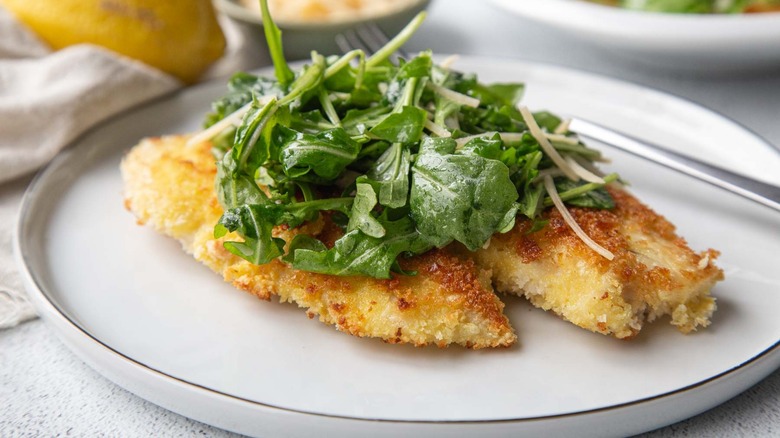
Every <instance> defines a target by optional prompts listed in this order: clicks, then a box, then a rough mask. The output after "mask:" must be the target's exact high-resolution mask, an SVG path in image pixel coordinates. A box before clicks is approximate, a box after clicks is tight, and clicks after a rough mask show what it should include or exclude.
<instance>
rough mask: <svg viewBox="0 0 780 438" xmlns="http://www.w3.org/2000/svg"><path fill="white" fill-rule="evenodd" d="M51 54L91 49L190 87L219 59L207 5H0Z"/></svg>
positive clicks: (194, 0) (46, 1)
mask: <svg viewBox="0 0 780 438" xmlns="http://www.w3.org/2000/svg"><path fill="white" fill-rule="evenodd" d="M0 5H2V6H4V7H5V8H6V9H8V10H9V11H10V12H11V13H13V14H14V15H15V16H16V17H17V18H18V19H19V20H20V21H21V22H23V23H24V24H26V25H27V26H28V27H29V28H31V29H32V30H33V31H34V32H35V33H37V34H38V36H39V37H40V38H41V39H42V40H43V41H45V42H46V43H47V44H49V45H50V46H51V47H52V48H53V49H55V50H57V49H61V48H63V47H67V46H70V45H73V44H80V43H92V44H97V45H100V46H103V47H106V48H108V49H111V50H113V51H115V52H118V53H121V54H123V55H126V56H129V57H131V58H135V59H137V60H139V61H142V62H145V63H146V64H149V65H151V66H154V67H157V68H159V69H160V70H163V71H165V72H167V73H170V74H172V75H174V76H176V77H178V78H180V79H182V80H183V81H185V82H188V83H191V82H194V81H195V80H196V79H197V78H198V77H199V76H200V75H201V74H202V73H203V72H204V71H205V70H206V68H208V66H209V65H211V63H213V62H214V61H215V60H216V59H218V58H219V57H220V56H222V54H223V52H224V50H225V37H224V35H223V34H222V29H221V28H220V27H219V23H217V20H216V16H215V14H214V9H213V6H212V5H211V0H35V1H31V0H0Z"/></svg>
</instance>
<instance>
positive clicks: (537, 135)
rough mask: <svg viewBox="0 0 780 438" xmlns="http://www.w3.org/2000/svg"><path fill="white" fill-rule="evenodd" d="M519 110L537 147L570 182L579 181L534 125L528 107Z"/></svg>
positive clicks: (540, 130) (536, 125)
mask: <svg viewBox="0 0 780 438" xmlns="http://www.w3.org/2000/svg"><path fill="white" fill-rule="evenodd" d="M519 109H520V114H522V115H523V120H524V121H525V124H526V125H528V130H529V131H530V132H531V135H533V136H534V138H535V139H536V141H538V142H539V145H540V146H541V147H542V150H543V151H544V153H545V154H547V156H548V157H550V159H551V160H552V161H553V163H555V165H556V166H558V167H560V168H561V171H563V174H564V175H566V177H567V178H569V179H570V180H572V181H577V180H579V177H578V176H577V173H576V172H575V171H574V169H572V168H571V166H569V163H567V162H566V160H564V159H563V157H562V156H561V154H559V153H558V151H556V150H555V148H554V147H553V145H552V144H551V143H550V140H547V137H546V136H545V135H544V132H542V129H541V128H540V127H539V125H538V124H536V119H534V116H533V114H531V111H529V110H528V107H526V106H522V105H521V106H520V107H519Z"/></svg>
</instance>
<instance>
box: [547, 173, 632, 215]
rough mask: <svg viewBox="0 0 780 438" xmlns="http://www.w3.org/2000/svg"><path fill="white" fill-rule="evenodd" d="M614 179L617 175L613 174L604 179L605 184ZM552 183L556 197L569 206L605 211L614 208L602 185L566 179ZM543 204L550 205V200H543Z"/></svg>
mask: <svg viewBox="0 0 780 438" xmlns="http://www.w3.org/2000/svg"><path fill="white" fill-rule="evenodd" d="M616 179H617V174H614V173H613V174H610V175H607V176H605V177H604V181H605V182H612V181H615V180H616ZM554 182H555V189H556V191H557V192H558V196H560V198H561V200H563V201H564V202H566V203H567V204H569V205H574V206H576V207H590V208H599V209H605V210H611V209H613V208H615V200H614V199H612V196H610V194H609V192H607V191H606V190H605V189H604V187H603V185H602V184H597V183H586V182H584V181H571V180H569V179H568V178H555V179H554ZM544 204H545V205H552V200H550V199H545V201H544Z"/></svg>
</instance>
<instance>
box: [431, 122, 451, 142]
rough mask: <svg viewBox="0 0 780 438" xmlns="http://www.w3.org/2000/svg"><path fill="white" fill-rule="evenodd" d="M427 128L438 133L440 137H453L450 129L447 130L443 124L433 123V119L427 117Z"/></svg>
mask: <svg viewBox="0 0 780 438" xmlns="http://www.w3.org/2000/svg"><path fill="white" fill-rule="evenodd" d="M425 128H426V129H427V130H429V131H431V132H432V133H434V134H436V135H438V136H439V137H447V138H448V137H451V136H452V134H451V133H450V131H447V130H446V129H444V128H442V127H441V126H439V125H437V124H435V123H433V122H432V121H430V120H428V119H426V120H425Z"/></svg>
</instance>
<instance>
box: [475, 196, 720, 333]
mask: <svg viewBox="0 0 780 438" xmlns="http://www.w3.org/2000/svg"><path fill="white" fill-rule="evenodd" d="M608 191H609V193H610V194H611V195H612V197H613V199H614V200H615V205H616V207H615V208H614V209H613V210H598V209H590V208H577V207H571V208H569V212H570V213H571V214H572V216H573V217H574V219H575V220H576V221H577V223H578V224H579V225H580V227H581V228H582V229H583V230H584V231H585V233H586V234H587V235H588V236H590V237H591V238H592V239H593V240H595V241H596V242H597V243H598V244H600V245H601V246H603V247H605V248H606V249H608V250H609V251H610V252H612V253H613V254H614V256H615V257H614V259H612V260H611V261H610V260H607V259H605V258H604V257H602V256H601V255H599V254H597V253H596V252H595V251H593V250H592V249H591V248H589V247H588V246H586V245H585V243H584V242H583V241H582V240H581V239H580V238H579V237H577V236H576V235H575V234H574V232H573V231H572V229H571V228H570V227H569V226H568V225H567V224H566V223H565V222H564V220H563V218H562V216H561V214H560V212H559V211H558V210H556V209H554V208H550V209H548V210H546V211H545V212H544V213H543V219H546V220H549V223H548V224H547V226H545V227H544V228H542V229H541V230H539V231H536V232H534V233H530V234H529V233H528V230H529V228H530V227H531V223H530V221H527V220H526V221H518V224H517V226H516V227H515V228H514V229H513V230H512V231H510V232H509V233H507V234H504V235H501V236H493V239H492V240H491V242H490V245H489V246H488V247H487V248H485V249H482V250H479V251H477V252H476V253H475V254H474V257H475V260H476V261H477V264H478V265H479V266H481V267H483V268H485V269H490V270H491V271H492V272H493V283H494V285H495V286H496V288H497V289H498V290H499V291H502V292H508V293H513V294H517V295H522V296H525V297H526V298H528V300H529V301H531V303H532V304H534V305H535V306H537V307H540V308H542V309H544V310H550V311H553V312H555V313H556V314H557V315H559V316H561V317H562V318H564V319H566V320H567V321H570V322H572V323H574V324H576V325H578V326H580V327H582V328H584V329H587V330H590V331H593V332H597V333H602V334H605V335H612V336H614V337H616V338H621V339H625V338H632V337H634V336H636V335H637V334H638V333H639V331H640V330H641V329H642V326H643V325H644V323H645V322H650V321H653V320H655V319H656V318H658V317H661V316H664V315H669V316H670V317H671V323H672V324H673V325H674V326H676V327H677V329H678V330H680V331H681V332H683V333H688V332H690V331H692V330H696V328H697V327H706V326H707V325H709V323H710V317H711V316H712V313H713V312H714V311H715V307H716V306H715V299H714V298H713V297H712V296H710V290H711V289H712V287H713V285H714V284H715V283H716V282H717V281H719V280H722V279H723V272H722V271H721V270H720V269H719V268H717V267H716V266H715V265H714V263H713V261H714V260H715V258H716V257H717V255H718V253H717V251H714V250H711V249H710V250H707V251H704V252H702V253H696V252H694V251H693V250H691V249H690V248H689V247H688V245H687V243H686V242H685V240H684V239H682V238H681V237H679V236H678V235H677V234H676V233H675V228H674V225H672V224H671V223H670V222H669V221H667V220H666V219H665V218H664V217H663V216H661V215H659V214H657V213H655V212H654V211H653V210H651V209H650V208H648V207H647V206H645V205H644V204H642V203H641V202H639V201H638V200H637V199H636V198H635V197H634V196H632V195H631V194H630V193H628V192H627V191H625V190H624V189H621V188H619V187H617V186H614V185H613V186H611V187H608Z"/></svg>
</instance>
